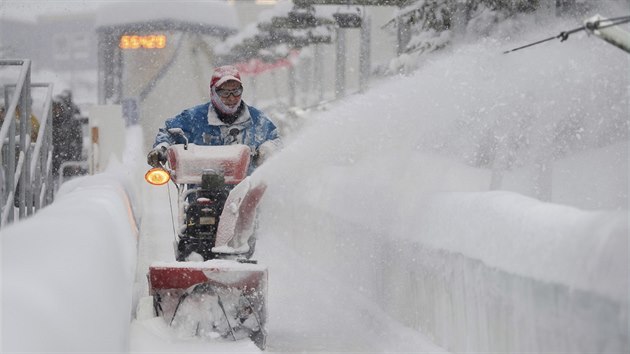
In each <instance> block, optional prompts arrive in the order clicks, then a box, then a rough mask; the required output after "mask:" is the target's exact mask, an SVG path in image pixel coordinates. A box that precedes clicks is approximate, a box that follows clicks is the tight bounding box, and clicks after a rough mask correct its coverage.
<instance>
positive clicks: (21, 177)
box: [0, 59, 54, 228]
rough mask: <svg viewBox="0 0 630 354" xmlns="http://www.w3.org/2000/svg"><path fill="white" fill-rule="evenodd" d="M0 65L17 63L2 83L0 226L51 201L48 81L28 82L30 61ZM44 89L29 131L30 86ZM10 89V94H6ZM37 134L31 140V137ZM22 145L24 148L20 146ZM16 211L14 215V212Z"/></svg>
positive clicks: (7, 63)
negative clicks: (12, 76) (15, 72)
mask: <svg viewBox="0 0 630 354" xmlns="http://www.w3.org/2000/svg"><path fill="white" fill-rule="evenodd" d="M0 66H19V67H20V74H19V77H18V79H17V82H16V83H15V84H10V85H5V86H4V92H5V97H4V101H5V103H8V104H7V106H8V108H7V109H6V111H5V112H4V113H3V115H4V117H3V121H2V126H1V127H0V143H1V154H0V166H1V168H0V228H1V227H3V226H5V225H6V224H7V223H9V222H12V221H15V220H16V219H21V218H24V217H26V216H29V215H31V214H33V213H34V212H36V211H37V210H39V209H40V208H41V207H43V206H45V205H47V204H49V203H51V202H52V199H53V192H54V190H53V185H52V172H51V171H52V168H51V165H52V84H31V61H30V60H28V59H25V60H0ZM33 87H39V88H46V89H47V91H46V98H45V100H44V111H43V112H44V114H43V115H42V117H40V120H39V131H37V132H32V131H31V130H32V129H33V127H32V125H34V124H33V121H32V120H33V119H37V118H34V116H32V114H31V102H32V100H31V89H32V88H33ZM10 92H13V93H14V94H13V95H10ZM33 134H36V135H37V140H36V141H35V142H32V138H31V136H32V135H33ZM24 147H26V148H24ZM16 213H17V215H16Z"/></svg>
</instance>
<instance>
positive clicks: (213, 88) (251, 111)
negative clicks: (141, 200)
mask: <svg viewBox="0 0 630 354" xmlns="http://www.w3.org/2000/svg"><path fill="white" fill-rule="evenodd" d="M242 94H243V83H242V82H241V75H240V74H239V72H238V70H237V69H236V67H234V66H231V65H226V66H221V67H218V68H216V69H215V70H214V74H213V75H212V79H211V81H210V101H209V102H206V103H204V104H201V105H198V106H195V107H192V108H190V109H186V110H184V111H183V112H181V113H180V114H179V115H177V116H175V117H173V118H170V119H167V120H166V123H165V127H164V128H161V129H160V130H159V132H158V134H157V136H156V138H155V143H154V144H153V150H151V151H150V152H149V155H148V156H147V162H148V163H149V165H151V166H153V167H158V166H159V164H160V163H163V162H166V148H167V147H168V146H170V145H173V144H183V143H184V141H182V139H186V140H187V142H188V143H191V144H196V145H232V144H244V145H247V146H249V148H250V149H251V157H252V163H251V164H250V167H249V171H248V172H249V173H251V171H253V170H254V169H255V168H256V167H257V166H258V165H260V164H261V163H262V162H263V161H264V160H265V159H266V158H267V157H268V156H269V155H271V154H272V153H273V152H275V151H276V150H278V149H279V147H280V146H281V141H280V137H279V135H278V129H277V128H276V126H275V125H274V123H273V122H272V121H271V120H270V119H269V118H268V117H267V116H266V115H265V114H264V113H263V112H261V111H260V110H258V109H256V108H254V107H253V106H250V105H248V104H246V103H245V102H244V101H243V100H242V99H241V95H242ZM172 128H180V129H181V130H182V131H183V133H184V136H181V135H175V134H172V133H170V132H169V129H172Z"/></svg>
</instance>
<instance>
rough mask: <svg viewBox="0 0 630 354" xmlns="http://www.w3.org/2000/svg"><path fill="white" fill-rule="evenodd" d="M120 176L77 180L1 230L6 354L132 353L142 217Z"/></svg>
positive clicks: (130, 189)
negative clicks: (51, 200) (139, 221)
mask: <svg viewBox="0 0 630 354" xmlns="http://www.w3.org/2000/svg"><path fill="white" fill-rule="evenodd" d="M122 175H124V174H122V173H120V172H116V173H103V174H100V175H96V176H89V177H81V178H78V179H74V180H71V181H69V182H67V183H65V184H64V185H62V187H61V189H60V191H59V193H58V195H57V197H56V200H55V202H54V203H53V204H51V205H50V206H48V207H46V208H44V209H42V210H41V211H40V212H38V213H37V214H35V215H34V216H32V217H30V218H28V219H26V220H24V221H21V222H19V223H16V224H14V225H11V226H9V227H7V228H4V229H2V231H1V232H0V240H1V242H2V336H1V338H2V343H1V345H2V352H42V353H43V352H57V353H73V352H74V353H90V352H99V353H104V352H108V353H121V352H125V351H126V350H127V348H128V341H129V326H130V325H129V324H130V320H131V316H132V288H133V282H134V276H135V267H136V244H137V224H136V222H137V220H136V215H137V211H135V210H134V209H135V206H134V205H133V189H132V188H129V186H128V183H127V181H125V180H124V179H123V178H121V176H122ZM103 299H105V301H103Z"/></svg>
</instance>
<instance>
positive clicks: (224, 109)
mask: <svg viewBox="0 0 630 354" xmlns="http://www.w3.org/2000/svg"><path fill="white" fill-rule="evenodd" d="M210 100H211V101H212V105H213V106H214V108H216V109H218V110H219V111H220V112H221V113H223V114H234V113H236V111H237V110H238V107H239V106H240V105H241V99H240V98H239V100H238V103H237V104H236V105H234V107H228V106H227V105H226V104H225V103H223V101H221V97H219V95H218V94H217V91H216V89H215V88H214V87H213V88H212V89H211V90H210Z"/></svg>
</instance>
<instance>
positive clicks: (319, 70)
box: [313, 43, 324, 102]
mask: <svg viewBox="0 0 630 354" xmlns="http://www.w3.org/2000/svg"><path fill="white" fill-rule="evenodd" d="M314 57H315V65H314V67H313V76H314V84H315V92H316V93H317V102H322V101H323V100H324V56H323V55H322V47H321V44H319V43H318V44H315V54H314Z"/></svg>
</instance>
